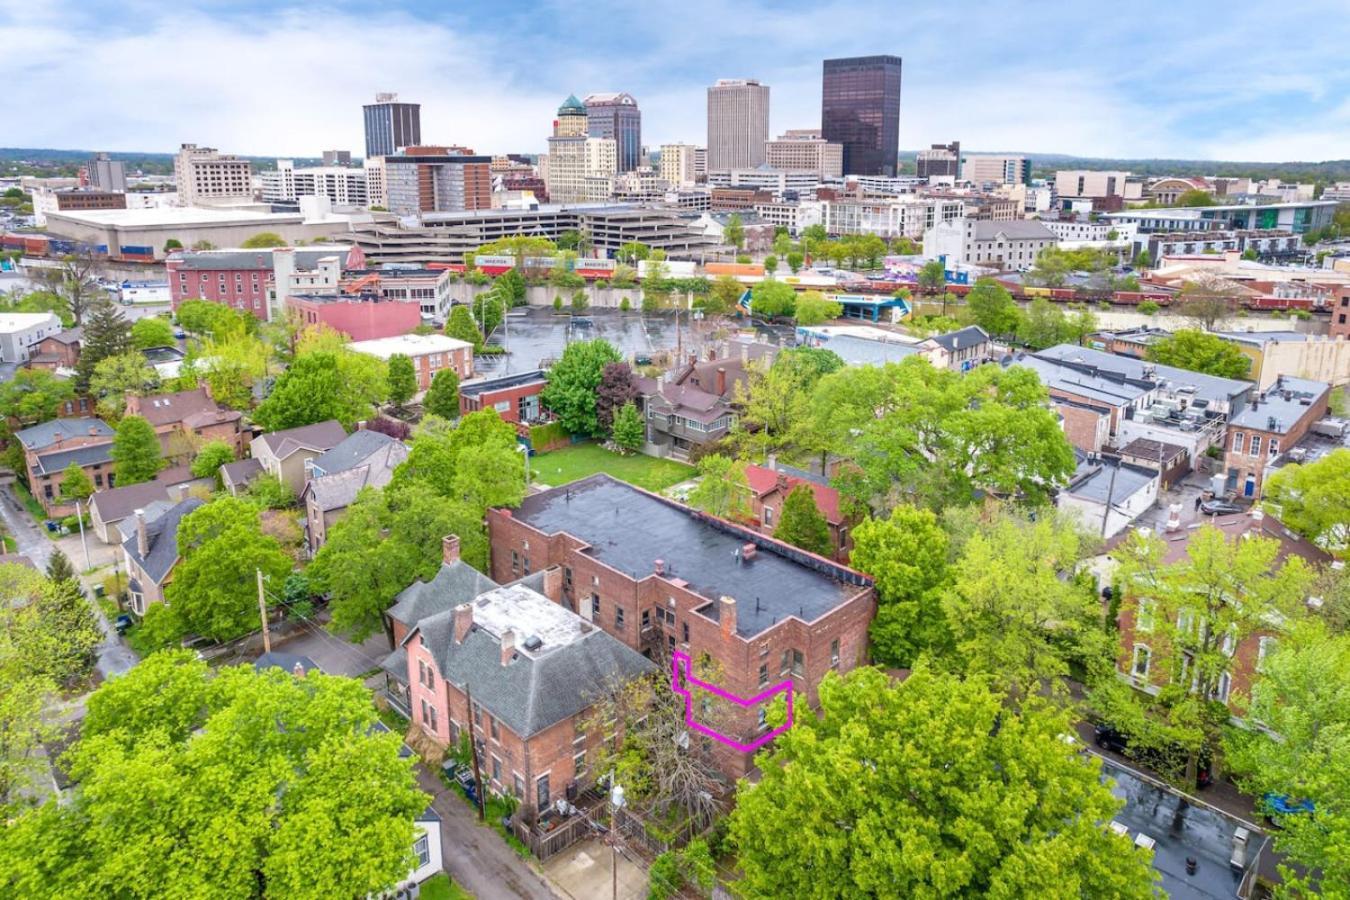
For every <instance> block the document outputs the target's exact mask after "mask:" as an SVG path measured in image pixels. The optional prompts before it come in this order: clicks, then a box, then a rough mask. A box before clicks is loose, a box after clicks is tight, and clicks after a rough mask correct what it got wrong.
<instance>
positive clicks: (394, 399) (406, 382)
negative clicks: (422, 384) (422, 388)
mask: <svg viewBox="0 0 1350 900" xmlns="http://www.w3.org/2000/svg"><path fill="white" fill-rule="evenodd" d="M388 366H389V374H388V379H389V402H390V403H392V404H393V405H394V408H395V409H403V407H404V406H406V405H407V403H408V401H409V400H411V399H412V398H413V394H416V393H417V372H416V371H415V370H414V369H413V361H412V359H411V358H410V357H408V356H406V355H404V354H402V353H395V354H393V355H391V356H390V357H389V363H388Z"/></svg>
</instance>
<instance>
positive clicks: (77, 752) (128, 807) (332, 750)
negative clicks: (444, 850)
mask: <svg viewBox="0 0 1350 900" xmlns="http://www.w3.org/2000/svg"><path fill="white" fill-rule="evenodd" d="M88 709H89V712H88V716H87V718H86V720H85V723H84V729H83V735H82V737H81V739H80V741H79V743H78V744H76V745H75V747H74V748H73V749H72V750H71V751H70V753H69V756H68V762H69V765H70V771H71V773H72V775H73V777H75V778H76V779H78V781H79V782H80V789H79V790H78V791H77V792H75V793H74V794H73V795H72V796H71V798H70V799H69V800H68V801H63V802H61V803H57V802H56V801H51V802H49V803H47V804H45V805H44V806H42V807H41V808H40V809H36V810H33V811H31V812H29V813H27V814H25V815H22V816H20V817H18V818H17V819H16V820H15V821H14V822H13V823H12V824H11V825H10V826H9V828H8V829H7V833H6V835H5V838H6V839H5V840H4V841H0V873H3V874H0V883H3V884H4V885H5V886H6V891H5V892H6V894H7V895H9V896H15V897H39V896H41V897H54V898H72V900H73V898H78V897H107V896H124V897H249V898H262V897H283V896H284V897H294V898H302V900H303V898H314V900H318V898H328V897H338V896H346V897H361V896H367V895H372V894H378V893H379V892H380V891H382V890H384V889H386V888H391V887H393V886H394V885H395V883H397V882H398V881H399V880H401V879H402V878H404V877H406V875H407V873H408V872H409V871H410V870H411V868H412V866H413V865H414V860H413V858H412V853H411V848H412V841H413V819H414V817H415V816H417V815H418V814H419V813H420V812H421V811H422V809H423V808H424V807H425V806H426V804H427V798H426V795H424V794H423V793H422V792H421V791H419V790H418V789H417V787H416V782H415V780H414V778H413V774H412V767H411V763H410V762H409V761H407V760H404V759H400V758H399V749H400V746H401V741H400V739H399V737H398V736H397V735H395V734H392V733H389V732H387V731H376V730H374V727H373V726H374V725H375V724H376V714H375V709H374V707H373V706H372V704H371V702H370V694H369V693H368V692H367V691H366V689H365V688H364V687H363V686H362V685H361V683H360V682H359V681H356V680H353V679H349V678H338V677H332V676H328V675H324V674H322V673H319V672H311V673H309V674H308V675H306V676H305V677H304V678H296V677H295V676H294V675H292V674H291V673H290V672H284V671H281V670H279V669H272V670H269V671H266V672H261V673H259V672H254V670H253V667H252V666H238V667H229V668H224V669H221V670H218V671H216V672H214V673H213V672H212V670H211V669H209V668H208V667H207V665H206V664H205V663H203V662H200V661H198V660H196V659H194V658H193V656H192V654H191V653H190V652H187V651H174V652H171V653H160V654H156V655H154V656H151V657H149V658H147V659H146V660H144V661H143V662H142V663H141V664H140V665H138V666H136V667H135V668H134V669H132V670H131V671H130V672H129V673H127V674H126V675H124V676H122V677H120V678H117V679H115V680H112V681H109V682H107V683H106V684H105V685H103V687H101V688H100V689H99V690H98V691H97V692H95V693H94V694H93V695H92V696H91V697H90V698H89V701H88ZM151 848H155V849H154V850H153V852H151Z"/></svg>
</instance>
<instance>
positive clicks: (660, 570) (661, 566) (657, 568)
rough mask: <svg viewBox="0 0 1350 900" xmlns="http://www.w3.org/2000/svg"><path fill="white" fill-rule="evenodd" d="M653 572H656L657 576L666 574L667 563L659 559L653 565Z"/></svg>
mask: <svg viewBox="0 0 1350 900" xmlns="http://www.w3.org/2000/svg"><path fill="white" fill-rule="evenodd" d="M652 571H654V572H655V573H656V574H657V575H664V574H666V561H665V560H664V559H658V560H657V561H656V562H655V563H654V564H653V565H652Z"/></svg>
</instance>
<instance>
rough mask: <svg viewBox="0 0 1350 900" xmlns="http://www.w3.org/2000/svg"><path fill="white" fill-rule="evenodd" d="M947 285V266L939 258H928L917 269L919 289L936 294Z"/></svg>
mask: <svg viewBox="0 0 1350 900" xmlns="http://www.w3.org/2000/svg"><path fill="white" fill-rule="evenodd" d="M946 286H947V267H946V266H944V265H943V263H942V260H940V259H930V260H929V261H928V262H926V263H924V264H923V268H921V269H919V290H921V291H923V292H924V293H925V294H936V293H938V292H939V291H941V290H942V289H943V288H945V287H946Z"/></svg>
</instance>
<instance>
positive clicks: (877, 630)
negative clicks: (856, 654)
mask: <svg viewBox="0 0 1350 900" xmlns="http://www.w3.org/2000/svg"><path fill="white" fill-rule="evenodd" d="M947 548H948V539H947V533H946V532H945V531H944V530H943V529H942V526H941V525H939V524H938V519H937V516H936V515H935V514H934V513H933V512H932V511H931V510H927V509H919V508H917V507H914V506H909V505H902V506H897V507H896V508H895V509H893V510H891V512H890V515H888V516H886V517H885V518H875V519H874V518H868V519H865V520H863V521H862V522H860V523H858V525H857V527H855V528H854V529H853V549H852V551H851V552H850V553H849V565H851V566H852V567H853V568H855V569H857V570H858V571H860V572H866V573H867V574H868V575H871V576H872V579H873V581H874V583H875V584H876V591H877V614H876V617H875V618H874V619H873V620H872V625H871V627H870V629H869V632H868V633H869V636H870V638H871V641H872V653H873V655H874V657H875V658H876V659H877V661H878V662H881V663H884V664H886V665H889V666H899V667H902V668H912V667H913V666H914V664H915V662H917V661H918V658H919V655H920V654H921V653H925V652H929V653H932V652H942V651H945V650H947V649H949V648H950V646H951V640H952V638H951V628H950V626H949V625H948V624H947V620H946V616H945V613H944V612H943V608H942V601H943V595H944V592H945V591H946V590H947V588H948V586H949V584H950V581H951V574H950V567H949V565H948V561H947Z"/></svg>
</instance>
